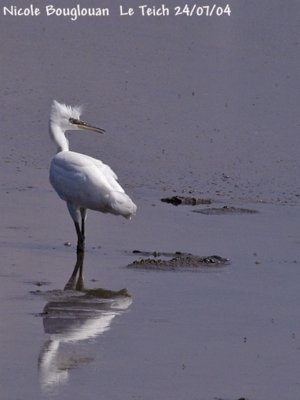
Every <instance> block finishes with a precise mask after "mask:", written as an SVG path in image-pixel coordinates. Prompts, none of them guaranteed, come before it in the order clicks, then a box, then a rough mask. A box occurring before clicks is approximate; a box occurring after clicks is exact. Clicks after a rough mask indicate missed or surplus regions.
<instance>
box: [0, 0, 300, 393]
mask: <svg viewBox="0 0 300 400" xmlns="http://www.w3.org/2000/svg"><path fill="white" fill-rule="evenodd" d="M18 3H21V2H18V1H16V2H14V4H15V5H18ZM94 3H95V2H93V1H91V6H94V7H96V5H95V4H94ZM208 3H209V4H213V3H212V2H208ZM139 4H140V3H138V2H137V1H136V0H133V1H132V2H131V3H130V4H129V3H128V6H130V5H131V6H132V7H135V6H137V5H139ZM153 4H157V5H158V4H159V3H158V2H157V1H155V2H153ZM68 5H69V6H70V2H68V1H67V0H66V1H64V6H65V7H67V6H68ZM230 5H231V8H232V15H231V16H230V17H225V16H223V17H222V18H221V17H220V18H218V17H206V18H204V17H203V18H197V17H183V16H182V17H180V18H179V17H173V16H169V17H161V18H159V17H153V18H142V17H140V16H134V17H132V19H130V18H129V17H128V18H125V17H122V18H121V17H119V16H118V15H116V14H114V15H111V16H110V17H109V18H106V19H101V20H99V19H96V18H83V17H82V18H79V19H78V20H77V21H74V22H72V21H70V20H68V19H67V18H61V17H53V18H50V17H46V16H44V15H41V16H39V17H31V18H30V17H15V18H12V17H11V18H8V17H7V16H6V17H4V16H3V15H1V16H0V18H1V24H0V31H1V37H2V43H1V82H2V85H1V87H2V89H1V105H2V114H1V115H2V118H1V122H2V125H1V138H2V143H1V147H0V154H1V157H0V164H1V168H0V174H1V175H0V176H1V180H0V184H1V196H0V206H1V228H0V232H1V236H0V245H1V260H2V262H1V269H0V276H1V280H0V287H1V290H0V299H1V302H0V304H1V306H0V316H1V328H0V343H1V350H0V360H1V361H0V376H1V379H0V388H1V395H2V396H3V398H5V399H7V400H15V399H23V398H36V399H62V400H65V399H66V400H69V399H72V398H75V397H76V398H85V399H94V398H96V397H97V398H100V399H111V400H118V399H122V400H124V399H143V400H152V399H168V398H172V399H174V400H180V399H183V398H186V399H191V400H214V399H222V400H236V399H239V398H247V399H249V400H252V399H253V400H265V399H267V398H272V399H286V400H294V399H295V398H298V396H299V384H300V378H299V376H298V375H299V372H298V371H299V369H300V358H299V348H300V341H299V335H300V322H299V318H298V305H299V302H300V291H299V287H300V270H299V262H300V260H299V246H300V239H299V218H300V207H299V206H300V187H299V167H300V165H299V163H300V162H299V155H298V153H299V151H298V150H299V144H300V143H299V132H298V131H299V123H298V121H299V110H298V104H299V100H300V99H299V90H297V82H299V78H300V77H299V68H298V61H299V56H298V53H299V38H298V28H299V24H298V19H297V15H298V14H297V13H298V6H297V5H296V4H294V2H287V3H284V4H283V3H282V2H280V1H276V2H273V3H272V5H262V4H261V2H259V1H252V2H251V4H250V2H246V1H244V0H243V1H241V0H240V1H237V0H236V1H231V2H230ZM54 98H55V99H57V100H59V101H65V102H66V103H69V104H83V105H85V112H84V114H83V116H84V118H85V119H86V120H88V121H90V122H91V123H94V124H95V125H99V126H101V127H103V128H104V129H106V131H107V132H108V133H107V135H105V136H101V137H99V136H97V135H95V134H84V133H81V132H74V133H71V134H70V135H69V138H70V144H71V148H72V150H75V151H80V152H82V153H86V154H89V155H91V156H94V157H97V158H100V159H102V160H103V161H104V162H106V163H108V164H109V165H111V167H112V168H113V169H114V170H115V171H116V173H117V174H118V176H119V179H120V182H121V184H122V185H123V186H124V187H125V188H126V191H127V192H128V194H130V196H131V197H132V198H133V199H134V200H135V202H136V203H137V205H138V213H137V215H136V217H135V218H134V219H132V220H131V221H126V220H123V219H121V218H117V217H114V216H108V215H100V214H98V213H94V212H90V213H89V215H88V221H87V245H86V255H85V260H84V277H85V286H86V288H91V289H92V288H99V287H101V288H105V289H111V290H119V289H122V288H128V291H129V292H130V294H131V295H132V297H131V298H128V297H127V300H124V299H123V298H121V300H120V299H118V300H112V299H105V300H103V301H102V300H99V299H98V298H97V299H96V298H93V300H91V299H89V300H87V299H86V298H84V299H83V300H78V301H79V302H78V301H77V300H76V302H75V300H74V299H73V297H72V296H73V295H74V293H73V292H72V291H71V292H68V293H67V292H64V291H63V289H64V287H65V284H66V283H67V282H68V279H69V277H70V275H71V273H72V270H73V268H74V265H75V262H76V254H75V232H74V228H73V224H72V221H71V219H70V217H69V215H68V213H67V209H66V207H65V205H64V204H63V202H62V201H61V200H60V199H59V198H58V196H57V195H56V194H55V193H54V192H53V190H52V188H51V187H50V184H49V182H48V167H49V162H50V160H51V157H52V156H53V154H54V152H55V146H54V145H53V144H52V143H51V142H50V139H49V136H48V132H47V131H48V117H49V110H50V105H51V102H52V100H53V99H54ZM172 196H179V197H181V196H191V197H194V198H197V199H200V198H202V199H210V200H211V204H195V205H178V206H177V207H174V206H173V205H172V204H168V203H163V202H161V199H162V198H167V197H172ZM223 207H226V208H225V209H226V210H227V211H228V210H255V211H257V212H252V213H246V212H244V213H241V212H227V213H226V212H221V213H220V212H214V211H210V212H207V209H210V208H211V209H212V210H222V208H223ZM195 211H196V212H195ZM67 243H70V246H69V245H66V244H67ZM134 250H140V251H142V252H150V253H151V252H159V253H175V252H182V253H191V254H195V255H197V256H200V257H209V256H212V255H218V256H221V257H224V258H228V259H229V260H230V263H228V265H224V266H223V267H222V268H198V269H197V270H191V269H188V270H186V271H185V270H182V269H180V270H179V271H176V270H167V271H165V270H157V271H156V270H155V269H150V270H149V269H136V268H127V267H126V266H127V265H129V264H131V263H133V262H134V261H135V260H137V259H139V258H140V255H139V254H137V253H133V251H134ZM70 296H71V306H70V298H69V297H70ZM75 297H76V296H75ZM128 299H130V300H128ZM53 302H54V303H53ZM49 304H50V305H49ZM47 305H48V308H47ZM58 306H59V307H60V309H59V310H60V311H58V308H57V307H58ZM45 307H46V308H45ZM45 310H46V311H45ZM49 310H50V311H49ZM46 312H47V313H46ZM49 312H50V314H49ZM52 313H53V314H52ZM70 320H71V324H67V322H70ZM49 321H50V325H49ZM73 323H74V324H73Z"/></svg>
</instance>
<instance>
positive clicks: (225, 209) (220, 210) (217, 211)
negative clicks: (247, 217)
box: [193, 206, 259, 215]
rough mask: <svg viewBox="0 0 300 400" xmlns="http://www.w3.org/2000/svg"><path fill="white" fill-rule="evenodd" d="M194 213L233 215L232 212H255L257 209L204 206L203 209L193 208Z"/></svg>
mask: <svg viewBox="0 0 300 400" xmlns="http://www.w3.org/2000/svg"><path fill="white" fill-rule="evenodd" d="M193 212H195V213H199V214H205V215H234V214H257V213H258V212H259V211H257V210H254V209H251V208H241V207H228V206H224V207H219V208H217V207H216V208H206V209H204V210H193Z"/></svg>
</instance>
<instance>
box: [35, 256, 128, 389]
mask: <svg viewBox="0 0 300 400" xmlns="http://www.w3.org/2000/svg"><path fill="white" fill-rule="evenodd" d="M83 261H84V255H83V254H82V253H79V254H77V260H76V264H75V267H74V270H73V273H72V275H71V277H70V279H69V280H68V282H67V283H66V285H65V288H64V290H63V291H55V292H53V295H51V298H50V300H49V301H48V303H47V304H46V305H45V307H44V310H43V314H42V315H43V325H44V331H45V333H46V334H48V335H49V336H50V337H49V339H48V340H47V341H46V342H45V343H44V345H43V346H42V348H41V350H40V354H39V360H38V369H39V377H40V384H41V388H42V389H43V390H46V391H47V390H51V389H53V388H54V387H56V386H57V385H60V384H64V383H66V382H67V381H68V378H69V373H70V370H72V369H74V368H77V367H79V366H80V365H82V364H85V363H89V362H92V361H93V358H92V357H90V356H88V355H84V354H83V355H82V354H81V355H76V354H75V350H76V344H78V342H82V341H86V340H89V339H94V338H96V337H98V336H100V335H102V334H103V333H104V332H107V331H108V330H109V329H110V326H111V323H112V321H113V319H114V318H115V317H116V316H117V315H121V314H122V313H123V312H124V311H125V310H126V309H128V307H129V306H130V305H131V303H132V297H131V296H130V295H129V293H128V291H127V290H126V289H122V290H120V291H112V290H106V289H103V288H96V289H87V288H85V287H84V279H83ZM62 344H68V345H71V346H72V347H71V349H70V346H67V347H66V346H62Z"/></svg>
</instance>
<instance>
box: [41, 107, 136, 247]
mask: <svg viewBox="0 0 300 400" xmlns="http://www.w3.org/2000/svg"><path fill="white" fill-rule="evenodd" d="M80 113H81V108H79V107H74V108H72V107H69V106H66V105H64V104H60V103H58V102H57V101H54V102H53V105H52V110H51V116H50V127H49V128H50V136H51V137H52V139H53V141H54V142H55V143H56V145H57V154H56V155H55V156H54V157H53V159H52V161H51V165H50V182H51V184H52V186H53V188H54V189H55V190H56V192H57V193H58V195H59V196H60V198H61V199H62V200H64V201H66V203H67V206H68V209H69V212H70V214H71V217H72V219H73V221H74V224H75V228H76V232H77V235H78V244H77V251H83V250H84V222H85V219H86V210H87V209H91V210H95V211H101V212H103V213H111V214H115V215H122V216H123V217H125V218H130V217H131V216H132V215H134V214H135V212H136V205H135V204H134V203H133V201H132V200H131V199H130V197H129V196H128V195H127V194H126V193H125V191H124V189H123V188H122V187H121V185H120V184H119V183H118V181H117V179H118V178H117V175H116V174H115V173H114V171H113V170H112V169H111V168H110V167H109V166H108V165H106V164H104V163H103V162H102V161H100V160H97V159H95V158H93V157H90V156H87V155H85V154H80V153H76V152H73V151H69V142H68V140H67V138H66V136H65V132H66V131H67V130H74V129H88V130H91V131H95V132H99V133H104V130H103V129H101V128H96V127H94V126H92V125H90V124H87V123H86V122H83V121H82V120H80ZM80 222H81V227H80Z"/></svg>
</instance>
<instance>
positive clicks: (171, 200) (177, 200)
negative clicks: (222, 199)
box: [160, 196, 212, 206]
mask: <svg viewBox="0 0 300 400" xmlns="http://www.w3.org/2000/svg"><path fill="white" fill-rule="evenodd" d="M160 200H161V201H162V202H163V203H168V204H173V206H178V205H180V204H181V205H185V206H196V205H199V204H211V203H212V201H211V200H210V199H201V198H197V197H190V196H173V197H165V198H163V199H160Z"/></svg>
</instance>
